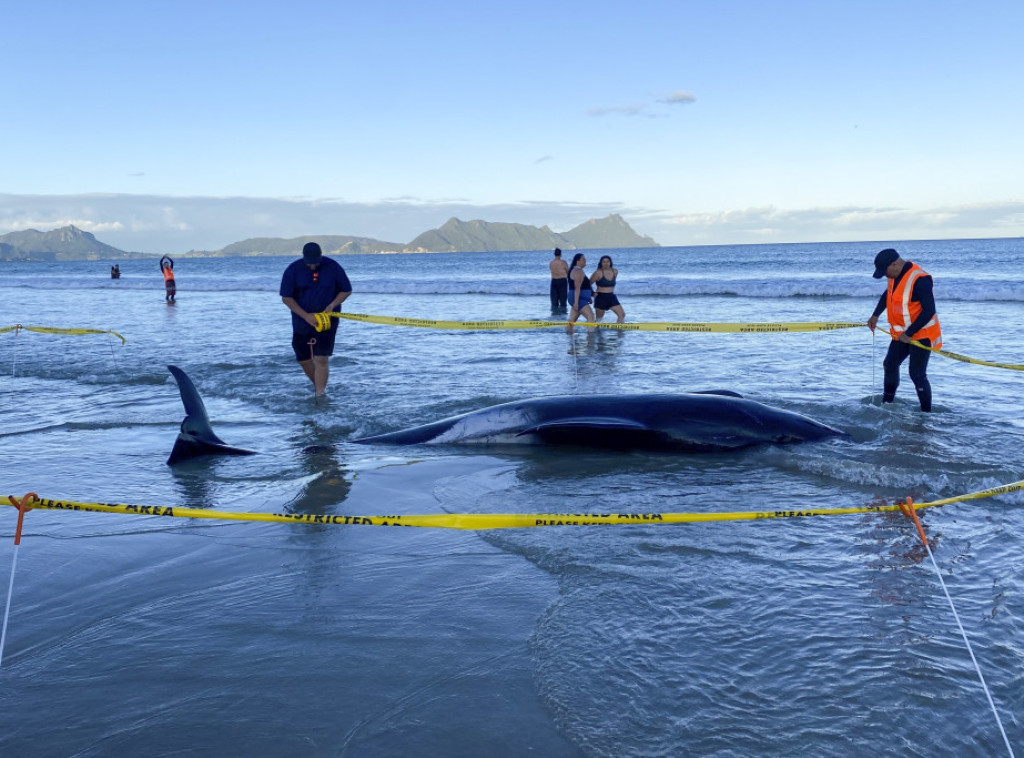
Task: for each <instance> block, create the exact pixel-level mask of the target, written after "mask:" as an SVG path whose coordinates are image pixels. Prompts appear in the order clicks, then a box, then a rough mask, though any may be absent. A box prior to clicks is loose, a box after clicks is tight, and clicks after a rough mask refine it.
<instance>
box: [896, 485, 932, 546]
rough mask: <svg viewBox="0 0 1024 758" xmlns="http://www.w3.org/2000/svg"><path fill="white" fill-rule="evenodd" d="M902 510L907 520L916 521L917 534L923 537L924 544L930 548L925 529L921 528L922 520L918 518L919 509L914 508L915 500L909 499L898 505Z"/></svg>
mask: <svg viewBox="0 0 1024 758" xmlns="http://www.w3.org/2000/svg"><path fill="white" fill-rule="evenodd" d="M897 505H898V506H899V507H900V510H901V511H903V515H904V516H906V517H907V518H912V519H914V524H915V525H916V526H917V533H918V534H919V535H920V536H921V542H923V543H924V546H925V547H928V538H927V537H925V536H924V527H923V526H921V519H919V518H918V517H917V509H916V508H914V498H912V497H908V498H907V499H906V501H905V502H902V503H897Z"/></svg>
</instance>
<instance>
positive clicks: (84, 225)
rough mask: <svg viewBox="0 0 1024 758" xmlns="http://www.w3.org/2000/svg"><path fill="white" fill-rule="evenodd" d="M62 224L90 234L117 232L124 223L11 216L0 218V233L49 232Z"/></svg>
mask: <svg viewBox="0 0 1024 758" xmlns="http://www.w3.org/2000/svg"><path fill="white" fill-rule="evenodd" d="M62 226H77V227H78V228H79V229H81V230H82V231H83V232H91V233H92V234H97V233H101V232H119V231H121V230H123V229H124V228H125V226H124V224H122V223H121V222H120V221H93V220H92V219H88V218H59V217H53V216H50V217H43V216H39V217H38V218H33V217H31V216H24V217H18V216H13V217H8V218H0V234H6V233H8V232H21V231H24V230H26V229H35V230H36V231H39V232H49V231H52V230H54V229H60V228H61V227H62Z"/></svg>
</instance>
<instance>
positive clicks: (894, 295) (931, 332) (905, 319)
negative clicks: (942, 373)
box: [886, 263, 942, 349]
mask: <svg viewBox="0 0 1024 758" xmlns="http://www.w3.org/2000/svg"><path fill="white" fill-rule="evenodd" d="M922 276H928V273H927V272H926V271H925V270H924V269H923V268H921V267H920V266H918V265H917V264H916V263H911V264H910V270H909V271H907V273H905V274H904V275H903V278H902V279H900V283H899V284H898V285H896V286H895V287H894V286H893V283H894V282H895V280H894V279H890V280H889V295H888V298H887V300H886V316H887V317H888V319H889V326H891V327H892V329H893V331H895V332H897V333H900V332H904V331H906V329H907V327H908V326H910V325H911V324H912V323H914V320H915V319H916V318H917V317H918V316H920V315H921V304H920V303H919V302H917V301H916V300H911V299H910V296H911V294H912V293H913V291H914V282H916V281H917V280H918V278H919V277H922ZM913 338H914V339H915V340H923V339H928V340H931V345H932V347H934V348H935V349H938V348H940V347H942V330H941V329H940V328H939V316H938V314H936V315H934V316H932V317H931V319H930V320H929V321H928V323H927V324H925V325H924V326H923V327H921V328H920V329H918V330H917V332H916V333H915V334H914V337H913Z"/></svg>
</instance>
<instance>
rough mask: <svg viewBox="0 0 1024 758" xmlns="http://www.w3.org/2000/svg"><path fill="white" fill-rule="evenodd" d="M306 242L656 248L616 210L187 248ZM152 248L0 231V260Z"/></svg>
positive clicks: (233, 250)
mask: <svg viewBox="0 0 1024 758" xmlns="http://www.w3.org/2000/svg"><path fill="white" fill-rule="evenodd" d="M307 242H317V243H318V244H319V245H320V247H322V248H323V251H324V253H326V254H327V255H345V254H349V253H423V252H432V253H469V252H495V251H506V250H509V251H511V250H551V249H553V248H556V247H560V248H562V249H563V250H580V249H587V250H593V249H601V248H618V247H658V243H657V242H655V241H654V240H652V239H651V238H650V237H647V236H643V235H640V234H637V233H636V232H635V231H634V230H633V228H632V227H631V226H630V225H629V224H627V223H626V221H625V220H624V219H623V218H622V216H619V215H618V214H612V215H610V216H606V217H605V218H601V219H591V220H589V221H586V222H584V223H582V224H580V225H579V226H577V227H575V228H573V229H570V230H569V231H567V232H564V233H563V234H558V233H557V232H553V231H551V229H549V228H548V227H547V226H541V227H536V226H530V225H528V224H509V223H501V222H490V221H461V220H459V219H457V218H451V219H449V220H448V221H447V222H445V224H444V225H443V226H441V227H440V228H438V229H431V230H430V231H428V232H424V233H423V234H421V235H419V236H418V237H416V239H414V240H413V241H412V242H410V243H409V244H408V245H403V244H401V243H398V242H382V241H381V240H376V239H371V238H369V237H351V236H345V235H339V234H320V235H309V236H305V237H291V238H287V239H285V238H282V237H253V238H251V239H246V240H242V241H240V242H233V243H231V244H230V245H227V246H225V247H223V248H221V249H220V250H212V251H191V252H188V253H184V254H183V255H185V256H189V257H196V258H199V257H229V256H247V255H298V254H299V253H300V251H301V250H302V246H303V245H304V244H306V243H307ZM154 257H156V255H155V254H152V253H129V252H125V251H124V250H119V249H117V248H116V247H113V246H111V245H108V244H106V243H103V242H100V241H99V240H97V239H96V238H95V237H94V236H93V235H92V234H90V233H89V232H84V231H82V230H81V229H79V228H78V227H75V226H64V227H61V228H60V229H54V230H53V231H50V232H40V231H37V230H35V229H26V230H25V231H21V232H11V233H9V234H4V235H0V261H93V260H125V259H129V258H154Z"/></svg>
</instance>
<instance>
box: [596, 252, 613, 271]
mask: <svg viewBox="0 0 1024 758" xmlns="http://www.w3.org/2000/svg"><path fill="white" fill-rule="evenodd" d="M605 258H607V259H608V268H615V264H614V263H612V257H611V256H610V255H602V256H601V260H599V261H598V262H597V267H598V269H600V268H603V266H601V264H602V263H604V259H605Z"/></svg>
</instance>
